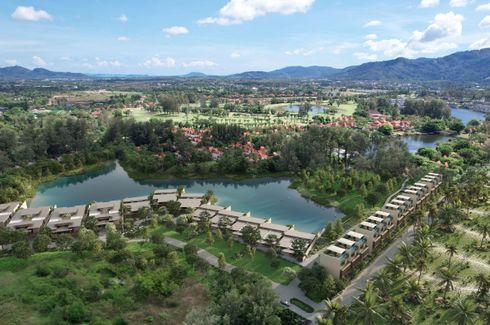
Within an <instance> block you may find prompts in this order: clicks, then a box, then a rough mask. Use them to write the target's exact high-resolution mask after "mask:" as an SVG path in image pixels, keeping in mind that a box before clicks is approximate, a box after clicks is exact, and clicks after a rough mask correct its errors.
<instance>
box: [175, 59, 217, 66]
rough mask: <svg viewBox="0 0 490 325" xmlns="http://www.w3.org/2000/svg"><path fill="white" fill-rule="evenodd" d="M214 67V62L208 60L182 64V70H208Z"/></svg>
mask: <svg viewBox="0 0 490 325" xmlns="http://www.w3.org/2000/svg"><path fill="white" fill-rule="evenodd" d="M215 65H216V63H215V62H213V61H209V60H196V61H191V62H187V63H182V66H183V67H184V68H209V67H214V66H215Z"/></svg>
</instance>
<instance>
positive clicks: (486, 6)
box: [476, 3, 490, 11]
mask: <svg viewBox="0 0 490 325" xmlns="http://www.w3.org/2000/svg"><path fill="white" fill-rule="evenodd" d="M476 11H490V3H486V4H484V5H479V6H478V7H476Z"/></svg>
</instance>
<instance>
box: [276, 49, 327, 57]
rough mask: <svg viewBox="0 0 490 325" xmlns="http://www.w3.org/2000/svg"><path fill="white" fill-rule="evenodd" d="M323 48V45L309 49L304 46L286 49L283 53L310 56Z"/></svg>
mask: <svg viewBox="0 0 490 325" xmlns="http://www.w3.org/2000/svg"><path fill="white" fill-rule="evenodd" d="M323 49H324V48H323V47H319V48H317V49H309V50H307V49H304V48H298V49H294V50H289V51H286V52H284V53H285V54H286V55H291V56H310V55H313V54H315V53H318V52H321V51H323Z"/></svg>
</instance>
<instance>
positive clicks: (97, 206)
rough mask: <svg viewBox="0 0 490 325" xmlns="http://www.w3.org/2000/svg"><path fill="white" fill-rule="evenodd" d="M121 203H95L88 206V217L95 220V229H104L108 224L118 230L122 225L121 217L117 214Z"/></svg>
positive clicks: (118, 201) (117, 201)
mask: <svg viewBox="0 0 490 325" xmlns="http://www.w3.org/2000/svg"><path fill="white" fill-rule="evenodd" d="M120 208H121V201H120V200H116V201H110V202H96V203H93V204H91V205H90V206H89V213H88V216H89V217H94V218H95V219H96V220H97V223H96V225H97V227H98V228H99V229H104V228H105V226H107V225H108V224H113V225H115V226H116V228H118V227H119V226H120V225H121V224H122V217H121V214H120V212H119V210H120Z"/></svg>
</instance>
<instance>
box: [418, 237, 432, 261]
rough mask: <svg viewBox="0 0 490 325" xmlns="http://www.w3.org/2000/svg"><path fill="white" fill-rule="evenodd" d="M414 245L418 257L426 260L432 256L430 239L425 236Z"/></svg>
mask: <svg viewBox="0 0 490 325" xmlns="http://www.w3.org/2000/svg"><path fill="white" fill-rule="evenodd" d="M414 245H415V252H417V255H418V257H420V258H422V259H425V260H426V259H427V258H428V257H429V256H430V248H431V247H432V242H431V241H430V239H427V238H424V239H421V240H417V241H416V242H415V243H414Z"/></svg>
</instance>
